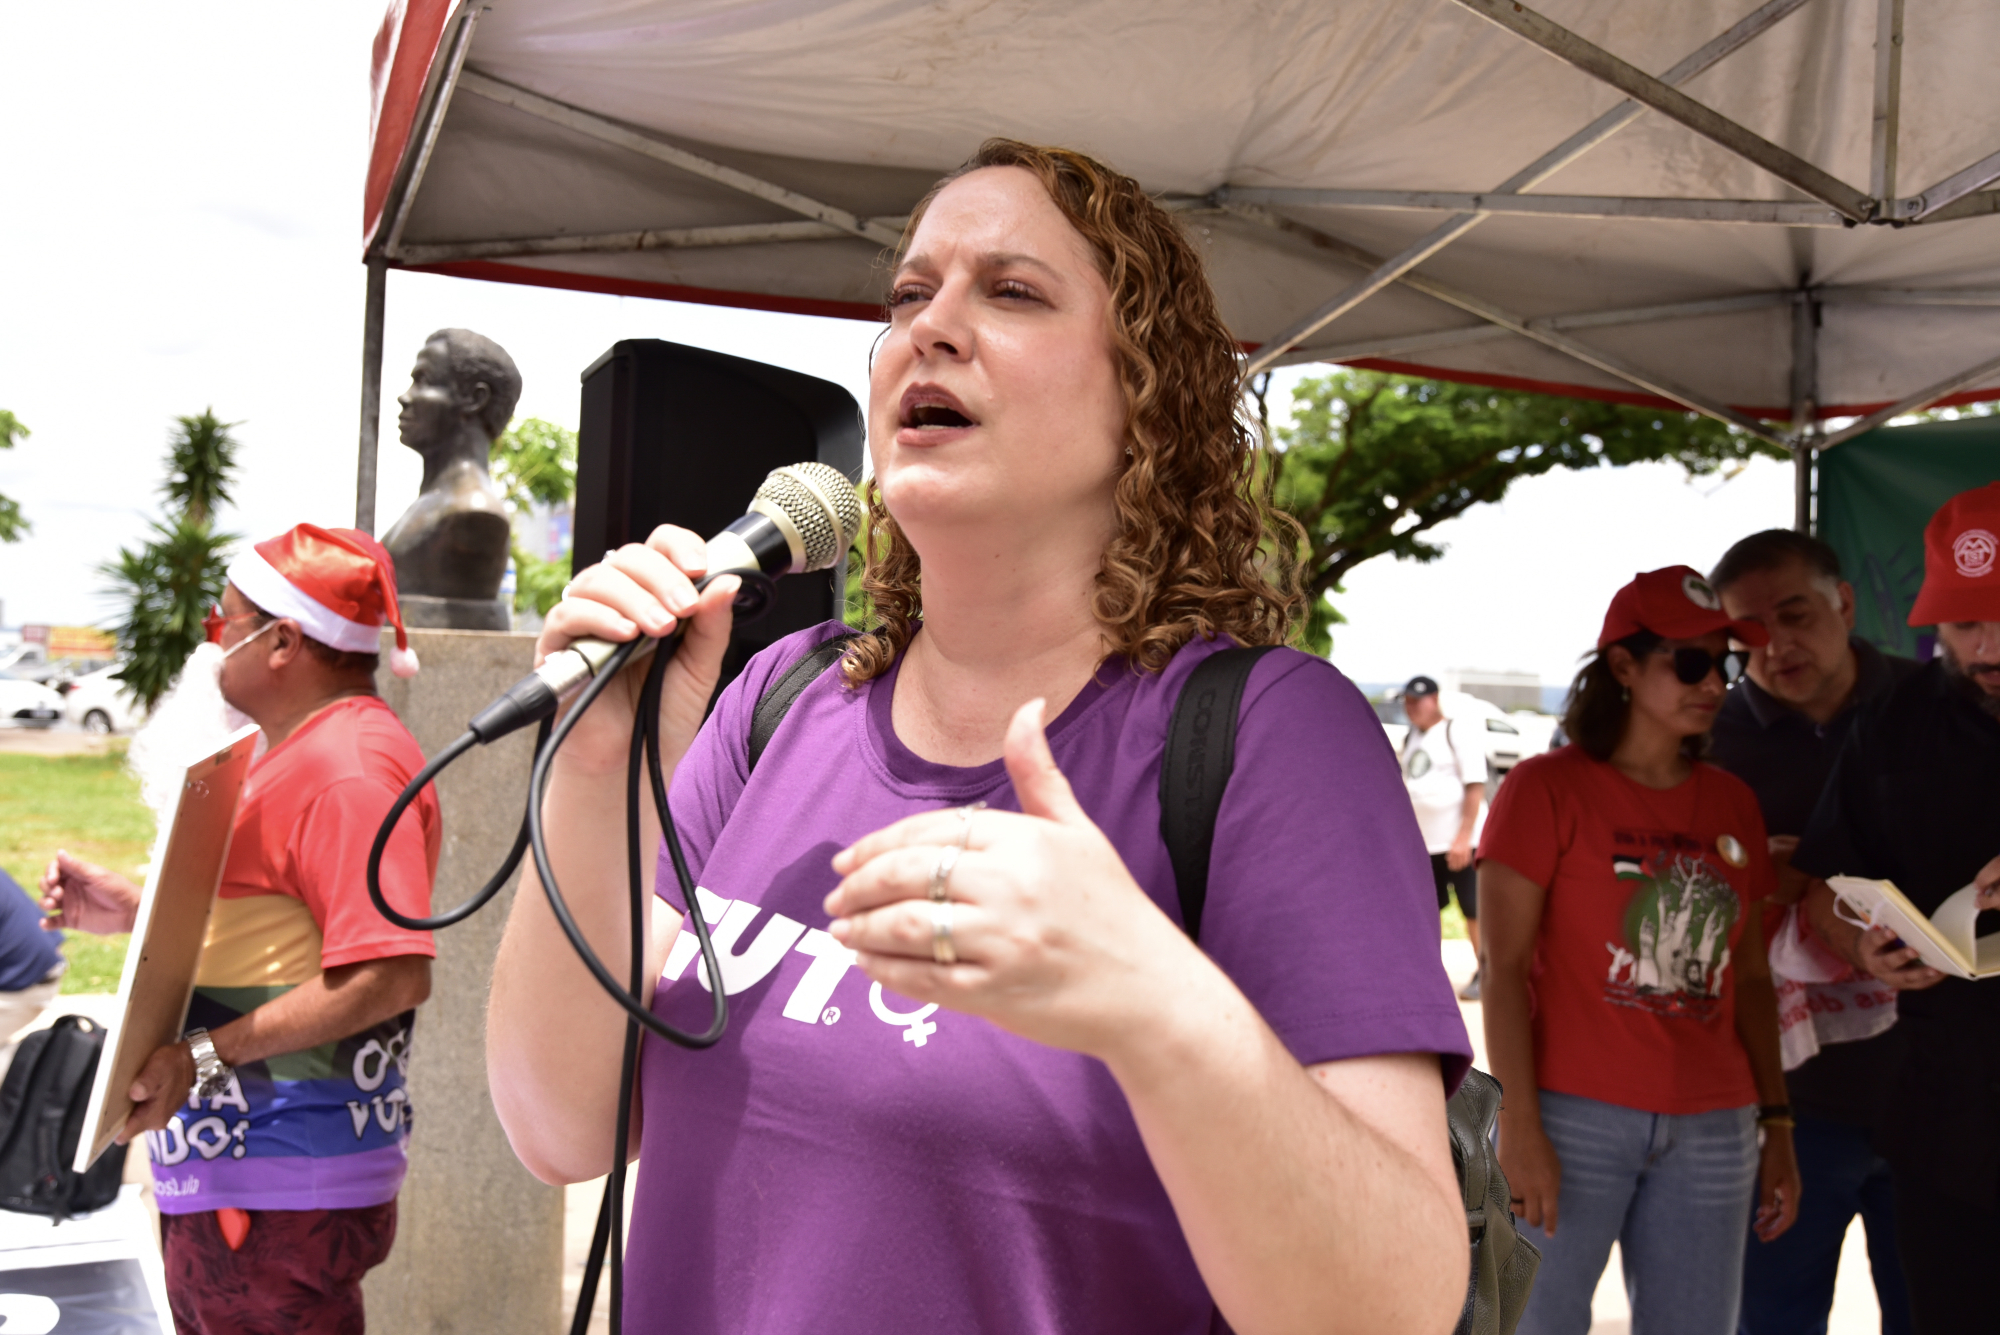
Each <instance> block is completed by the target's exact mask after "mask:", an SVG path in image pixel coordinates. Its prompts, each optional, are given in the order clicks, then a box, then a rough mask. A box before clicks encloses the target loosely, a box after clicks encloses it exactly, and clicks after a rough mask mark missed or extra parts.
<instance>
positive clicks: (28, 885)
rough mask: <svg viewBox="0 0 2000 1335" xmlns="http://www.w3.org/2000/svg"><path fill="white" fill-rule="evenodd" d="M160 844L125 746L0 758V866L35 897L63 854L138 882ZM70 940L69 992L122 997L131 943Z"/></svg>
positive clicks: (82, 936) (84, 937)
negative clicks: (121, 976)
mask: <svg viewBox="0 0 2000 1335" xmlns="http://www.w3.org/2000/svg"><path fill="white" fill-rule="evenodd" d="M152 842H153V813H152V812H151V811H148V810H147V809H146V805H145V803H143V802H141V801H140V800H139V781H138V780H137V779H134V778H133V777H132V776H131V774H129V773H128V772H126V769H125V751H124V748H123V747H122V746H115V745H114V746H113V748H112V749H111V751H110V752H109V753H107V754H105V755H95V756H35V755H17V754H5V753H0V867H5V868H6V869H7V873H8V874H9V875H10V876H12V877H13V878H14V879H15V880H16V881H19V882H20V883H21V887H22V888H23V889H25V890H27V891H29V892H30V894H31V895H32V894H33V893H34V890H35V886H36V885H37V884H38V883H39V882H40V880H41V876H42V868H44V867H45V866H47V865H48V861H49V859H50V858H51V857H53V856H55V851H56V850H57V849H58V848H65V849H68V850H69V851H70V852H71V853H72V854H74V855H76V856H77V857H80V858H82V859H84V860H85V861H87V862H95V863H98V864H100V865H102V866H105V867H109V868H110V869H111V870H112V871H115V872H118V873H120V874H121V875H125V876H135V875H136V873H137V872H138V870H139V864H140V863H141V862H143V861H144V860H145V857H146V850H147V848H149V847H150V846H151V845H152ZM63 936H64V940H63V954H64V955H65V956H67V957H68V959H69V972H68V973H66V974H64V975H63V981H62V990H63V991H64V993H74V992H113V991H116V990H117V988H118V975H119V972H120V971H121V970H122V969H123V968H124V967H125V944H126V941H127V940H128V939H129V938H127V937H124V936H91V935H88V934H87V933H84V932H65V933H64V934H63Z"/></svg>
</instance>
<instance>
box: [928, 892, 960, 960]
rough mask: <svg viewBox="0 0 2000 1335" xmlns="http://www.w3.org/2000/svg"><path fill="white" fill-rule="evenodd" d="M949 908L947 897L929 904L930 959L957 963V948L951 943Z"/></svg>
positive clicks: (950, 907)
mask: <svg viewBox="0 0 2000 1335" xmlns="http://www.w3.org/2000/svg"><path fill="white" fill-rule="evenodd" d="M951 910H952V903H951V901H950V900H949V899H941V900H939V901H938V902H937V903H935V904H933V905H931V959H932V960H933V961H934V962H936V963H938V964H956V963H958V949H957V947H955V946H953V945H952V943H951Z"/></svg>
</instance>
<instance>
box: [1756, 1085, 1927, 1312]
mask: <svg viewBox="0 0 2000 1335" xmlns="http://www.w3.org/2000/svg"><path fill="white" fill-rule="evenodd" d="M1792 1143H1793V1144H1794V1145H1796V1146H1797V1147H1798V1152H1799V1176H1800V1178H1801V1179H1802V1180H1803V1186H1804V1191H1803V1192H1802V1193H1801V1194H1800V1196H1799V1220H1798V1222H1797V1223H1796V1224H1793V1225H1792V1227H1791V1228H1790V1230H1788V1231H1787V1232H1786V1233H1785V1234H1784V1235H1783V1236H1782V1237H1780V1238H1778V1239H1777V1240H1776V1241H1775V1242H1759V1241H1758V1240H1757V1237H1756V1235H1755V1234H1751V1235H1750V1242H1749V1246H1748V1250H1747V1252H1746V1253H1745V1255H1744V1258H1743V1324H1742V1327H1741V1335H1826V1324H1827V1314H1828V1313H1829V1312H1831V1311H1832V1310H1833V1281H1834V1276H1835V1274H1836V1273H1837V1272H1838V1271H1839V1268H1840V1248H1841V1244H1842V1243H1843V1242H1845V1241H1846V1240H1847V1226H1848V1224H1849V1223H1850V1222H1852V1221H1853V1219H1854V1216H1855V1215H1856V1214H1859V1215H1860V1216H1861V1223H1862V1226H1863V1227H1864V1228H1866V1229H1867V1230H1868V1264H1869V1268H1870V1269H1871V1270H1873V1271H1874V1275H1875V1298H1876V1301H1877V1302H1878V1303H1880V1305H1881V1309H1882V1333H1883V1335H1910V1299H1909V1291H1908V1289H1907V1288H1906V1287H1905V1286H1904V1283H1903V1264H1902V1261H1901V1260H1900V1259H1899V1258H1898V1257H1897V1255H1896V1226H1895V1216H1896V1200H1895V1190H1894V1187H1893V1186H1892V1184H1891V1182H1890V1178H1889V1165H1888V1164H1886V1163H1884V1162H1883V1161H1882V1159H1881V1156H1879V1155H1877V1154H1876V1153H1875V1148H1874V1146H1873V1145H1871V1144H1870V1143H1869V1140H1868V1133H1867V1132H1866V1131H1864V1130H1862V1129H1861V1128H1860V1127H1852V1126H1842V1125H1841V1124H1840V1123H1839V1122H1828V1121H1824V1120H1822V1119H1820V1118H1817V1117H1801V1118H1799V1125H1798V1129H1797V1130H1796V1131H1794V1132H1793V1133H1792Z"/></svg>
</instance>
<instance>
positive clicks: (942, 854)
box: [929, 844, 963, 904]
mask: <svg viewBox="0 0 2000 1335" xmlns="http://www.w3.org/2000/svg"><path fill="white" fill-rule="evenodd" d="M961 851H963V850H961V849H960V847H959V846H958V845H957V844H946V845H945V846H944V847H943V848H940V849H939V850H938V860H937V866H935V867H933V868H931V887H930V891H929V894H930V898H931V902H932V903H933V904H942V903H944V902H945V890H946V888H947V886H949V884H950V882H951V869H952V868H953V867H956V866H957V865H958V855H959V853H960V852H961Z"/></svg>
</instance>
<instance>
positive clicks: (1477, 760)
mask: <svg viewBox="0 0 2000 1335" xmlns="http://www.w3.org/2000/svg"><path fill="white" fill-rule="evenodd" d="M1403 712H1404V713H1405V714H1407V715H1409V719H1410V730H1409V732H1408V733H1406V734H1405V735H1404V737H1403V756H1402V760H1403V784H1404V786H1405V787H1406V788H1408V789H1409V791H1410V805H1412V806H1413V807H1415V808H1416V811H1417V826H1418V828H1420V829H1421V830H1422V831H1423V832H1424V851H1425V852H1427V853H1429V854H1430V855H1431V876H1432V878H1433V879H1434V880H1435V881H1436V882H1437V896H1438V912H1440V913H1442V912H1443V911H1444V910H1445V908H1446V907H1447V906H1448V905H1449V904H1450V903H1451V896H1452V894H1453V893H1454V892H1456V893H1457V895H1458V907H1459V910H1460V911H1461V912H1462V913H1464V914H1465V934H1466V936H1467V937H1468V938H1469V939H1470V940H1471V942H1472V949H1473V953H1474V954H1477V953H1478V951H1479V882H1478V872H1477V870H1476V868H1475V867H1474V865H1473V860H1472V850H1473V848H1474V846H1475V845H1476V844H1477V842H1478V840H1479V825H1480V821H1481V819H1482V816H1481V808H1482V806H1483V805H1484V803H1485V801H1486V752H1485V749H1484V748H1483V747H1482V746H1481V745H1480V743H1481V741H1482V740H1483V739H1482V738H1481V737H1480V735H1479V734H1478V733H1477V732H1474V731H1472V730H1471V729H1462V730H1454V729H1453V727H1452V724H1451V720H1450V719H1447V718H1446V717H1445V716H1444V707H1443V705H1442V704H1441V703H1440V702H1439V700H1438V684H1437V683H1436V682H1435V681H1433V680H1431V679H1430V678H1429V677H1412V678H1410V680H1409V682H1408V684H1406V685H1405V686H1404V687H1403ZM1455 731H1464V732H1466V734H1467V736H1466V737H1465V738H1463V739H1461V738H1459V737H1457V736H1456V735H1454V734H1455ZM1458 995H1459V997H1460V998H1461V999H1462V1000H1465V1001H1477V1000H1479V975H1478V974H1474V975H1473V976H1472V981H1471V982H1469V983H1467V984H1466V985H1465V989H1464V990H1463V991H1462V992H1460V993H1459V994H1458Z"/></svg>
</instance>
